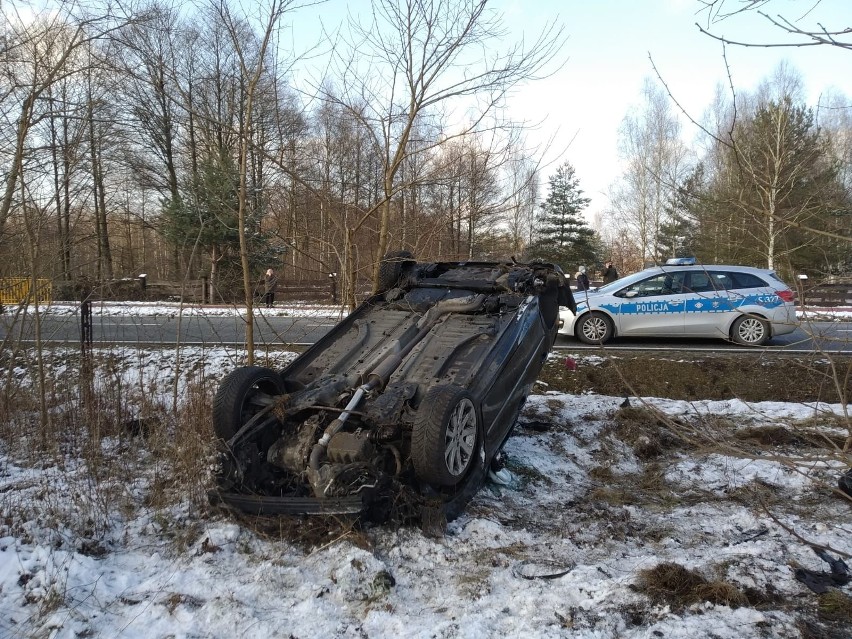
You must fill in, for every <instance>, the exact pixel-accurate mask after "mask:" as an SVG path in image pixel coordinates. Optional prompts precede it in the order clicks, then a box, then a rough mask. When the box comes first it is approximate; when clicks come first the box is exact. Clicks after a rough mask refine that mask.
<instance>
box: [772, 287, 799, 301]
mask: <svg viewBox="0 0 852 639" xmlns="http://www.w3.org/2000/svg"><path fill="white" fill-rule="evenodd" d="M775 294H776V295H777V296H778V297H780V298H781V299H782V300H784V301H785V302H792V301H794V299H793V298H794V297H795V293H793V291H791V290H790V289H784V290H783V291H775Z"/></svg>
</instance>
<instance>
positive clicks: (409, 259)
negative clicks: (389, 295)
mask: <svg viewBox="0 0 852 639" xmlns="http://www.w3.org/2000/svg"><path fill="white" fill-rule="evenodd" d="M413 263H414V256H413V255H412V254H411V251H395V252H393V253H388V254H387V255H385V256H384V257H383V258H382V261H381V263H380V264H379V283H378V284H379V285H378V292H379V293H384V292H385V291H389V290H390V289H392V288H395V287H396V286H397V285H398V284H399V278H400V277H402V273H403V271H404V270H405V267H406V266H408V265H410V264H413Z"/></svg>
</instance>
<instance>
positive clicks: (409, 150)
mask: <svg viewBox="0 0 852 639" xmlns="http://www.w3.org/2000/svg"><path fill="white" fill-rule="evenodd" d="M322 4H323V3H315V2H310V1H308V2H302V1H296V0H267V1H265V2H260V3H251V4H250V5H249V4H246V5H241V4H238V3H234V2H228V1H227V0H210V1H208V2H201V3H187V4H171V3H165V2H158V1H153V2H152V1H146V2H142V3H131V4H125V5H118V4H115V3H111V2H101V1H100V0H95V1H92V2H77V1H73V2H60V3H50V4H49V5H47V6H44V7H42V8H41V9H38V8H37V7H36V5H32V4H29V3H24V2H19V3H11V4H10V3H5V4H3V5H2V12H3V13H4V17H5V20H4V24H5V26H4V27H3V31H2V39H0V61H2V63H1V64H0V66H2V69H3V73H2V78H0V118H2V122H3V126H2V127H0V166H2V178H3V182H2V185H0V189H2V191H0V198H2V199H0V277H6V278H13V277H25V278H28V279H30V280H31V281H32V282H33V287H32V290H36V288H37V286H36V282H37V281H39V280H42V281H43V280H48V281H50V282H51V283H52V286H53V291H54V297H55V298H60V297H66V298H67V297H73V296H74V295H76V292H77V291H79V289H80V286H81V284H80V282H86V283H87V284H86V286H90V285H92V284H94V285H97V284H99V283H103V282H110V281H114V280H117V279H120V278H136V277H138V276H139V275H140V274H142V273H144V274H146V275H147V277H148V278H149V279H152V280H179V281H180V280H197V279H198V278H201V277H204V278H205V281H206V282H207V285H208V286H209V289H210V299H213V300H217V299H218V300H228V301H231V300H234V299H237V300H239V299H243V298H244V300H245V302H246V303H247V304H248V305H249V306H250V305H251V304H252V303H253V302H254V295H255V292H256V290H257V285H256V283H257V281H258V279H259V278H260V276H261V274H262V273H263V272H264V271H265V270H266V269H267V268H269V267H273V268H276V269H277V270H278V272H279V275H280V277H281V280H282V281H301V280H320V279H324V278H327V277H329V276H330V275H333V276H334V277H335V278H338V279H339V290H340V291H341V293H342V295H343V301H344V302H345V303H348V304H350V305H351V304H354V303H356V302H357V301H358V300H357V299H356V297H357V292H358V291H360V290H362V288H359V283H360V284H362V285H363V283H364V282H368V281H375V280H376V278H377V276H378V272H379V265H380V259H381V257H382V256H384V255H385V254H387V253H388V252H389V251H399V250H407V251H410V252H411V253H413V254H414V255H415V256H417V257H424V258H428V259H435V260H438V259H444V260H456V259H489V258H504V257H506V256H509V255H512V256H516V257H518V258H519V259H529V258H536V257H543V258H546V259H549V260H553V261H556V262H558V263H560V264H561V265H562V266H563V268H564V269H565V270H566V272H569V273H571V272H573V271H574V270H575V269H576V267H577V265H578V264H587V265H588V267H589V268H590V270H592V271H593V270H594V269H595V268H597V267H598V266H599V264H600V263H601V262H602V261H603V260H604V259H606V258H612V259H613V260H614V261H615V262H616V265H617V266H618V267H619V271H620V272H621V273H625V272H630V271H633V270H637V269H639V268H641V267H642V266H643V265H644V264H646V263H648V262H659V261H662V260H664V259H666V258H668V257H673V256H683V255H694V256H697V257H698V258H699V259H700V260H701V261H703V262H705V263H731V262H732V263H738V264H750V265H755V266H764V267H770V268H775V269H777V270H779V272H780V273H781V274H782V276H784V277H785V278H789V277H793V276H794V275H795V274H797V273H801V272H807V273H809V274H810V276H811V277H812V278H818V279H837V278H842V277H844V276H849V274H850V273H852V257H850V251H849V250H848V242H849V238H850V237H852V213H851V212H852V209H851V208H850V197H852V135H850V132H851V131H852V110H850V106H849V105H850V103H849V99H848V98H847V97H846V96H844V95H841V94H839V93H837V92H834V93H827V94H824V95H822V96H821V97H820V102H819V104H818V105H809V104H807V103H806V102H805V100H804V97H803V96H804V91H803V81H802V77H801V76H800V74H799V73H798V72H797V71H796V70H795V69H794V68H793V67H792V66H790V65H788V64H786V63H785V64H781V65H779V66H778V67H777V69H776V70H775V72H774V73H773V74H772V75H771V76H769V77H767V78H765V80H764V81H763V82H761V83H760V84H759V86H758V87H757V88H755V89H754V90H752V91H748V92H746V91H742V90H739V89H737V88H736V87H735V86H734V84H733V82H731V83H730V85H729V86H727V87H720V88H719V89H718V90H717V92H716V96H715V98H714V100H713V102H712V103H711V104H709V105H707V109H706V111H705V112H704V113H703V114H702V115H701V117H700V118H698V117H697V116H694V115H693V116H690V114H685V113H682V112H681V111H680V110H679V104H678V102H677V99H676V96H674V95H673V94H671V93H670V92H669V89H668V87H667V85H666V83H665V77H664V76H662V75H658V76H656V77H655V76H654V75H651V76H649V78H648V80H647V82H646V84H645V87H644V89H643V92H642V95H641V96H640V105H639V107H637V108H635V109H631V110H630V111H629V112H628V113H627V114H626V115H625V118H624V120H623V123H622V126H621V128H620V130H619V152H620V155H621V159H622V165H623V167H624V171H623V173H622V174H621V175H620V176H619V177H618V179H617V180H616V181H615V182H614V183H613V185H612V187H611V190H610V193H609V205H608V210H607V212H606V216H605V219H606V220H607V221H606V223H602V224H597V225H596V227H595V228H591V227H590V226H589V224H588V221H587V219H586V216H584V214H583V212H584V209H585V207H586V206H587V204H588V198H587V197H586V196H585V195H584V192H583V188H582V184H581V182H580V180H579V178H578V176H577V175H576V172H575V171H574V168H573V166H572V164H571V162H570V161H563V162H562V163H561V164H560V165H559V166H550V165H545V164H543V161H542V157H543V156H544V155H545V154H546V151H547V149H546V148H542V146H541V145H534V144H532V143H531V142H530V139H531V138H530V133H531V125H530V123H528V122H524V121H523V120H520V119H518V118H517V117H513V113H512V111H511V110H509V109H507V104H508V102H507V100H508V98H509V97H510V96H511V95H513V93H516V92H517V91H520V90H523V88H524V87H525V86H529V85H530V84H531V83H534V82H535V81H536V80H537V79H540V78H542V77H546V76H547V75H548V74H549V73H552V72H553V69H554V68H556V67H558V66H559V65H560V64H562V63H564V60H565V57H566V55H567V53H568V52H570V43H569V42H568V41H567V38H566V32H567V31H566V27H565V26H564V25H563V24H562V23H561V22H559V21H558V20H554V21H553V22H552V23H551V24H550V26H549V27H548V28H547V29H546V30H545V31H543V32H541V33H539V34H537V36H536V37H535V38H534V39H532V40H530V39H529V38H527V39H526V40H518V41H516V42H512V41H511V40H509V39H507V38H506V33H507V25H506V21H505V19H504V16H503V15H502V14H500V13H499V12H497V11H495V10H494V9H493V8H492V5H493V3H489V2H468V1H458V0H435V1H434V2H427V3H423V2H415V1H414V0H374V1H373V2H372V5H371V6H372V11H371V12H367V13H366V14H352V13H350V14H349V15H348V16H338V17H336V18H339V19H340V20H341V21H342V26H341V27H340V29H339V30H338V29H335V30H333V31H329V32H327V33H325V34H323V37H322V38H321V39H320V40H319V41H318V42H316V43H315V44H314V45H313V46H312V47H310V48H307V49H305V50H301V51H299V50H294V49H293V48H292V47H291V46H288V43H292V42H293V39H292V37H291V36H292V34H291V31H290V30H291V29H298V25H299V24H300V20H301V19H302V17H303V16H306V15H314V14H315V13H316V12H317V11H318V10H319V11H322ZM817 4H819V3H817ZM695 5H696V16H697V18H698V19H699V26H701V25H703V27H702V28H701V30H704V31H705V32H704V33H701V32H700V30H696V34H695V37H696V38H716V39H718V40H719V41H720V42H721V43H722V45H723V47H724V46H741V45H743V44H746V45H750V44H765V43H739V44H734V43H725V42H724V40H723V39H722V38H721V36H718V35H716V31H715V30H716V28H717V27H718V26H719V25H720V24H722V23H723V21H725V20H727V21H732V20H737V19H738V17H739V16H740V15H742V12H744V11H745V12H759V11H763V10H765V8H766V7H767V6H770V5H771V2H769V3H768V2H765V1H754V2H746V3H737V4H736V5H735V6H734V5H733V4H731V3H726V2H724V0H716V1H709V0H698V1H697V2H696V3H695ZM784 7H787V5H783V6H782V9H783V8H784ZM763 16H764V17H765V18H766V19H767V20H769V21H771V22H773V24H774V25H775V26H776V27H777V29H778V31H779V33H784V34H786V35H788V36H792V37H794V38H796V40H794V42H795V43H797V44H798V45H800V46H826V47H836V49H837V59H838V64H842V62H843V60H845V59H846V58H845V57H844V56H848V55H849V54H848V52H847V51H845V49H848V48H850V47H852V45H850V44H848V43H845V42H844V41H843V37H844V36H845V35H846V33H845V31H843V30H837V31H832V25H814V26H813V27H812V28H808V27H804V26H801V25H802V24H803V22H801V21H797V20H794V19H793V18H790V19H789V20H788V19H786V18H785V17H783V16H781V15H778V14H771V15H770V14H769V13H766V14H763ZM796 17H798V14H797V16H796ZM331 22H332V21H331V20H329V23H331ZM684 26H685V27H686V26H692V25H684ZM288 34H289V35H288ZM791 49H792V52H791V58H793V59H795V47H791ZM317 59H322V60H323V61H324V65H325V66H324V67H323V69H324V71H323V72H322V73H321V74H320V75H314V74H311V73H305V72H304V70H305V69H307V68H308V66H309V63H311V64H312V63H314V62H315V61H316V60H317ZM314 68H315V67H314ZM684 115H686V116H687V118H690V117H691V122H690V126H693V127H695V129H696V131H697V132H698V133H699V135H698V137H697V138H696V141H695V144H694V145H692V146H690V145H688V144H686V143H684V141H683V136H682V135H681V132H682V131H681V127H682V126H683V125H682V122H683V118H684ZM569 154H570V153H569ZM545 181H546V185H544V183H545Z"/></svg>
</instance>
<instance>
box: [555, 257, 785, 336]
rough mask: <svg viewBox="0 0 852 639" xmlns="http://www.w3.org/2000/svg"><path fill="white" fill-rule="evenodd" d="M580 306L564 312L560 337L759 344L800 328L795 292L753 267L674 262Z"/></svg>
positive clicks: (596, 293) (588, 296)
mask: <svg viewBox="0 0 852 639" xmlns="http://www.w3.org/2000/svg"><path fill="white" fill-rule="evenodd" d="M684 262H686V263H684ZM689 262H692V263H691V264H690V263H689ZM576 301H577V312H576V314H574V313H571V311H568V310H563V311H562V313H561V319H562V327H561V328H560V329H559V332H560V333H561V334H563V335H571V336H574V337H576V338H577V339H579V340H580V341H582V342H585V343H586V344H604V343H606V342H608V341H609V340H611V339H612V338H613V337H617V336H620V337H634V336H635V337H640V336H642V337H644V336H652V337H716V338H720V339H726V340H732V341H734V342H736V343H737V344H742V345H746V346H760V345H761V344H765V343H766V342H767V341H768V340H769V339H771V338H772V337H774V336H776V335H785V334H787V333H792V332H793V331H794V330H795V329H796V308H795V304H794V294H793V291H792V290H790V287H789V286H787V285H786V284H785V283H784V282H783V281H781V279H780V278H779V277H778V276H777V275H776V274H775V272H774V271H771V270H766V269H759V268H751V267H747V266H723V265H715V264H714V265H712V266H710V265H696V264H694V260H683V259H678V260H677V261H675V260H671V261H670V262H667V263H666V265H664V266H657V267H652V268H648V269H645V270H644V271H640V272H639V273H634V274H632V275H628V276H626V277H622V278H621V279H618V280H616V281H615V282H611V283H609V284H606V285H604V286H601V287H600V288H596V289H591V290H589V291H585V292H578V293H577V294H576Z"/></svg>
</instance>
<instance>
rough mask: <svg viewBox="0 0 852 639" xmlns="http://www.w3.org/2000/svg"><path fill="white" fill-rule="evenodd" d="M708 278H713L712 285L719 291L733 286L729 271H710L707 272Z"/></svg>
mask: <svg viewBox="0 0 852 639" xmlns="http://www.w3.org/2000/svg"><path fill="white" fill-rule="evenodd" d="M709 275H710V279H711V280H713V285H714V286H715V287H716V289H717V290H720V291H730V290H731V289H733V288H734V280H733V279H732V278H731V274H730V273H723V272H721V271H710V273H709Z"/></svg>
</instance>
